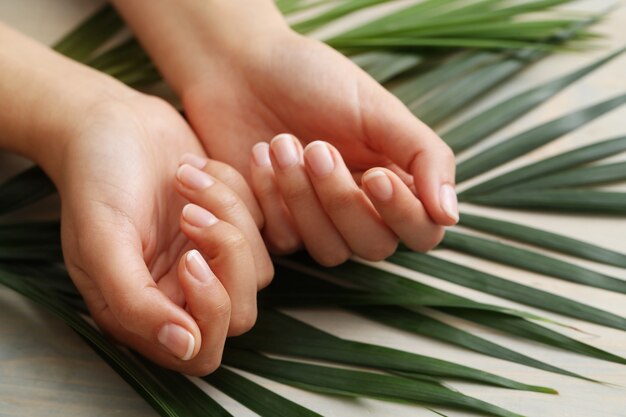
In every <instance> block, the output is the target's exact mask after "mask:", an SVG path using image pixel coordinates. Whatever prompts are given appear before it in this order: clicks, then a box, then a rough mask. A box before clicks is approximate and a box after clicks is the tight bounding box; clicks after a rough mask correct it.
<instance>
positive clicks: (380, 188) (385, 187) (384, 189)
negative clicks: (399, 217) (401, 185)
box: [363, 171, 393, 201]
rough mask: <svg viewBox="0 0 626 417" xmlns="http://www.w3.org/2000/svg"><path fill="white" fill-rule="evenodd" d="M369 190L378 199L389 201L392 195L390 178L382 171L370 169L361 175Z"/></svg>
mask: <svg viewBox="0 0 626 417" xmlns="http://www.w3.org/2000/svg"><path fill="white" fill-rule="evenodd" d="M363 181H364V182H365V184H366V186H367V189H368V190H369V192H370V193H371V194H372V195H373V196H374V197H375V198H376V199H377V200H380V201H389V200H391V197H392V196H393V185H392V184H391V180H390V179H389V177H388V176H387V174H385V173H384V172H383V171H370V172H368V173H367V174H365V175H364V176H363Z"/></svg>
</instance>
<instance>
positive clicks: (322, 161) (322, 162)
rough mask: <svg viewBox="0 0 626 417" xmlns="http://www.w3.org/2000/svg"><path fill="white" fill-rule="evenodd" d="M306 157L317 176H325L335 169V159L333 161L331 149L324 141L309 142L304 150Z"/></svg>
mask: <svg viewBox="0 0 626 417" xmlns="http://www.w3.org/2000/svg"><path fill="white" fill-rule="evenodd" d="M304 158H305V159H306V162H307V164H308V165H309V166H310V167H311V171H313V174H315V176H317V177H320V178H321V177H325V176H326V175H328V174H330V173H331V172H332V171H333V169H335V161H333V156H332V155H331V153H330V149H328V145H326V143H324V142H322V141H315V142H312V143H311V144H309V146H307V147H306V149H305V150H304Z"/></svg>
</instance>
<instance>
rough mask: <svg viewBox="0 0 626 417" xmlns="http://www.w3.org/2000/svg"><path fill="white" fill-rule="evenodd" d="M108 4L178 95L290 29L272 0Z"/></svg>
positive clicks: (117, 0) (143, 0)
mask: <svg viewBox="0 0 626 417" xmlns="http://www.w3.org/2000/svg"><path fill="white" fill-rule="evenodd" d="M113 3H114V4H115V5H116V7H117V8H118V10H119V11H120V12H121V14H122V15H123V16H124V18H125V20H126V21H127V22H128V23H129V25H130V26H131V28H132V29H133V31H134V32H135V34H136V35H137V37H138V38H139V40H140V41H141V43H142V44H143V46H144V47H145V48H146V49H147V51H148V53H149V54H150V55H151V57H152V58H153V60H154V62H155V63H156V65H157V67H158V68H159V70H160V71H161V73H162V74H163V76H164V77H165V79H166V80H167V81H168V83H169V84H170V85H171V87H172V88H173V89H174V90H175V91H176V92H177V93H178V94H182V92H183V91H184V90H185V89H188V88H189V86H190V85H194V84H195V83H196V82H197V81H198V80H199V79H202V78H206V77H207V73H208V74H213V73H215V74H220V73H223V72H224V71H230V70H232V69H233V67H237V66H238V65H240V64H241V63H242V62H243V61H244V58H245V56H246V55H249V54H251V53H254V52H255V51H258V50H262V49H263V48H265V47H266V45H269V44H270V43H271V42H272V41H273V40H275V39H277V38H280V37H282V36H286V35H289V34H292V33H293V32H292V31H291V29H290V28H289V26H288V25H287V23H286V22H285V20H284V18H283V16H282V14H281V13H280V11H279V10H278V9H277V8H276V5H275V4H274V1H273V0H179V1H172V0H150V1H149V0H138V1H132V2H129V1H125V0H113ZM154 22H159V24H158V25H155V24H154ZM165 34H166V35H165Z"/></svg>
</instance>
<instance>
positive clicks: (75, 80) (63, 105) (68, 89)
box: [0, 24, 129, 176]
mask: <svg viewBox="0 0 626 417" xmlns="http://www.w3.org/2000/svg"><path fill="white" fill-rule="evenodd" d="M0 68H2V71H1V72H0V102H2V103H3V111H2V112H0V147H2V148H5V149H7V150H9V151H13V152H17V153H19V154H21V155H23V156H25V157H27V158H30V159H32V160H34V161H35V162H36V163H38V164H40V165H42V167H43V168H44V169H45V170H46V171H47V172H48V174H50V175H51V176H53V175H54V172H52V171H54V170H55V169H56V167H57V166H58V165H59V160H60V159H61V155H62V154H63V151H62V149H63V148H64V147H65V145H66V142H67V141H68V140H70V138H71V137H72V134H73V130H74V129H75V127H76V126H77V125H78V124H80V121H81V120H82V119H83V118H84V116H85V114H86V112H87V111H88V109H89V108H90V107H91V106H92V105H93V103H95V102H98V101H101V100H103V99H111V98H112V97H115V96H119V95H120V94H122V91H124V90H129V89H128V88H127V87H125V86H124V85H123V84H121V83H119V82H117V81H115V80H113V79H112V78H110V77H108V76H106V75H104V74H100V73H98V72H97V71H94V70H92V69H90V68H88V67H86V66H83V65H81V64H78V63H76V62H74V61H72V60H70V59H68V58H65V57H63V56H62V55H60V54H58V53H56V52H54V51H52V50H51V49H50V48H47V47H45V46H44V45H41V44H38V43H37V42H35V41H33V40H31V39H29V38H27V37H26V36H24V35H21V34H19V33H17V32H15V31H13V30H12V29H10V28H8V27H5V26H3V25H1V24H0Z"/></svg>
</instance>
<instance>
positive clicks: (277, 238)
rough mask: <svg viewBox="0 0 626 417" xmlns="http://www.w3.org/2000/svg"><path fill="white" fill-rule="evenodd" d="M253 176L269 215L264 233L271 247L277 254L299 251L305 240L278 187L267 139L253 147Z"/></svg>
mask: <svg viewBox="0 0 626 417" xmlns="http://www.w3.org/2000/svg"><path fill="white" fill-rule="evenodd" d="M250 180H251V183H252V190H253V191H254V195H255V196H256V198H257V200H258V201H259V204H260V206H261V209H262V210H263V215H264V216H265V226H264V228H263V236H264V237H265V241H266V242H267V244H268V246H269V247H270V250H271V251H272V252H274V253H277V254H286V253H292V252H295V251H296V250H298V249H299V248H300V247H301V245H302V240H301V239H300V236H299V235H298V232H297V230H296V227H295V225H294V221H293V218H292V217H291V214H290V213H289V209H287V206H286V205H285V202H284V201H283V197H282V196H281V195H280V191H279V190H278V185H277V184H276V178H275V177H274V170H273V169H272V160H271V159H270V145H269V144H268V143H267V142H260V143H257V144H256V145H254V147H253V148H252V161H251V163H250Z"/></svg>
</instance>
